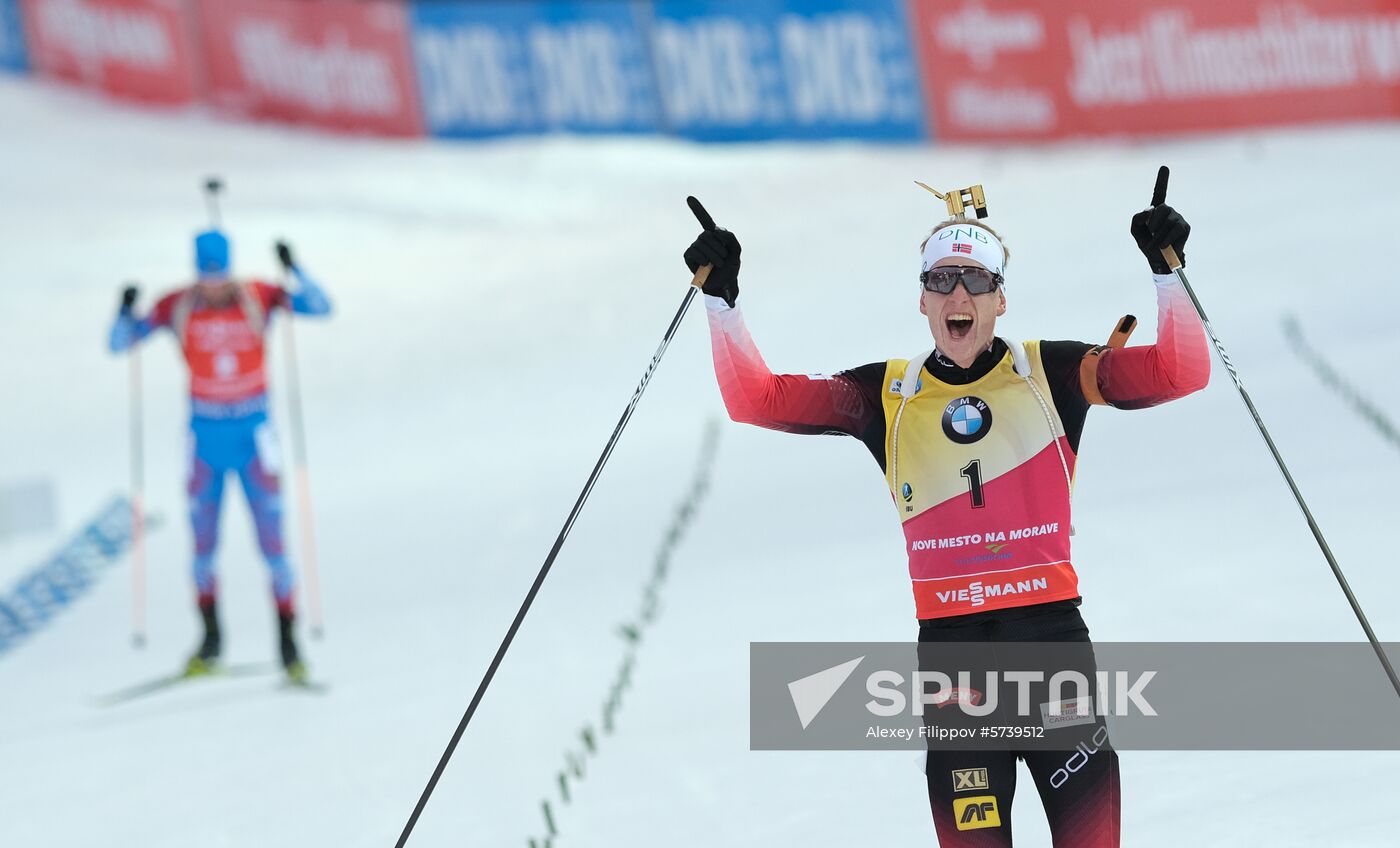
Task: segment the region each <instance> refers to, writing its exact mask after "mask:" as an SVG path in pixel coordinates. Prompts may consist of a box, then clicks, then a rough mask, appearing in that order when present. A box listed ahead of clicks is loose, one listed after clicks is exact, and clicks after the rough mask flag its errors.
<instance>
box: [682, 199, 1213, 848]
mask: <svg viewBox="0 0 1400 848" xmlns="http://www.w3.org/2000/svg"><path fill="white" fill-rule="evenodd" d="M1164 188H1165V187H1164V186H1163V189H1164ZM1130 229H1131V233H1132V235H1133V237H1134V239H1135V240H1136V241H1137V244H1138V247H1139V248H1140V249H1141V250H1142V252H1143V254H1144V255H1145V256H1146V257H1147V261H1148V264H1149V266H1150V267H1151V271H1152V279H1153V282H1154V285H1155V287H1156V292H1157V341H1156V343H1155V344H1151V345H1143V346H1135V347H1126V346H1122V342H1123V339H1122V338H1121V337H1117V338H1115V339H1114V340H1113V341H1112V342H1111V343H1110V345H1109V346H1100V345H1093V344H1087V343H1084V342H1072V341H1028V342H1018V341H1010V340H1006V339H1002V338H999V337H998V336H997V334H996V322H997V318H998V317H999V316H1001V315H1003V314H1004V313H1005V312H1006V308H1007V297H1006V287H1007V276H1006V267H1007V260H1008V257H1009V252H1008V251H1007V249H1006V247H1005V245H1004V243H1003V242H1002V239H1001V236H1000V235H998V234H997V233H996V232H995V231H994V230H993V229H992V228H991V227H989V226H987V225H986V224H984V223H982V222H981V221H980V220H962V219H961V217H958V218H955V219H953V220H948V221H945V222H943V223H941V224H939V225H938V226H936V227H934V228H933V231H932V232H931V233H930V234H929V235H928V237H927V238H926V239H925V240H924V242H923V244H922V246H921V253H922V263H921V267H920V273H919V286H920V289H919V312H920V313H922V314H923V315H925V316H926V317H927V319H928V324H929V330H930V331H931V333H932V336H933V344H934V346H933V348H932V349H931V350H929V351H926V352H924V353H920V354H918V355H916V356H914V357H913V358H911V359H890V360H887V361H885V362H874V363H871V364H868V365H862V366H860V367H858V368H852V369H850V370H847V371H841V372H839V373H837V374H833V375H831V376H823V375H800V374H774V373H772V372H771V371H770V370H769V369H768V366H767V365H766V364H765V363H764V361H763V357H762V355H761V354H760V353H759V351H758V348H757V346H756V345H755V344H754V341H753V339H752V337H750V335H749V331H748V328H747V327H746V326H745V324H744V317H743V314H742V313H741V311H740V309H739V306H738V302H737V298H738V294H739V285H738V277H739V267H740V255H741V249H740V245H739V240H738V238H737V237H736V236H735V235H734V234H733V233H732V232H728V231H726V230H721V229H711V230H706V231H704V232H702V233H701V234H700V236H699V237H698V238H697V239H696V240H695V242H694V243H693V244H691V246H690V247H689V248H688V249H687V250H686V251H685V262H686V265H687V266H688V267H689V268H690V270H691V272H695V271H696V270H697V269H698V268H700V267H701V266H703V265H710V266H711V270H710V272H709V277H708V279H707V280H706V281H705V284H704V293H705V301H706V306H707V310H708V313H709V324H710V338H711V342H712V349H713V354H714V366H715V376H716V378H717V379H718V381H719V388H720V392H721V394H722V395H723V397H724V403H725V406H726V407H727V409H728V411H729V415H730V417H731V418H733V419H734V420H735V421H739V422H743V423H748V424H756V425H758V426H760V427H766V428H768V429H773V430H783V431H786V432H792V433H807V434H823V433H831V434H844V435H848V436H854V437H856V438H858V439H860V440H861V441H862V442H864V443H865V446H866V447H867V448H868V449H869V450H870V453H871V454H872V455H873V456H874V457H875V461H876V462H878V463H879V465H880V469H881V470H882V471H883V472H884V474H885V482H886V484H887V485H888V486H889V490H890V494H891V496H892V497H893V501H894V505H895V508H896V509H897V510H898V512H899V516H900V520H901V521H902V523H903V528H904V536H905V543H906V545H905V547H906V551H907V553H908V557H909V577H910V579H911V581H912V583H913V591H914V604H915V609H916V615H917V617H918V620H919V641H920V642H921V643H937V642H959V643H977V642H1067V643H1083V646H1084V648H1085V656H1086V657H1087V658H1088V662H1089V663H1090V664H1091V663H1092V648H1091V646H1090V645H1089V631H1088V628H1087V627H1086V626H1085V624H1084V621H1083V618H1082V617H1081V616H1080V613H1079V609H1078V607H1079V603H1080V591H1079V580H1078V577H1077V576H1076V574H1075V570H1074V566H1073V563H1072V558H1071V555H1070V517H1071V516H1070V504H1071V495H1072V492H1073V486H1074V470H1075V462H1076V458H1077V457H1078V454H1079V442H1080V434H1081V433H1082V432H1083V429H1084V419H1085V416H1086V415H1087V413H1088V411H1089V408H1090V407H1091V406H1094V405H1107V406H1113V407H1117V408H1119V409H1141V408H1144V407H1149V406H1156V405H1158V404H1162V403H1166V402H1167V401H1170V400H1174V399H1176V398H1180V397H1183V396H1185V395H1187V394H1190V393H1192V392H1195V391H1198V390H1199V389H1201V388H1203V387H1204V386H1205V385H1206V383H1207V381H1208V379H1209V377H1210V359H1209V350H1208V348H1207V345H1206V337H1205V333H1204V331H1203V328H1202V326H1201V323H1200V319H1199V318H1198V317H1197V315H1196V313H1195V312H1194V310H1193V308H1192V304H1191V301H1190V299H1189V297H1188V295H1187V293H1186V292H1185V290H1184V288H1183V287H1182V285H1181V283H1180V282H1179V280H1178V279H1177V277H1176V275H1175V274H1173V272H1172V270H1171V268H1170V267H1169V266H1168V264H1167V261H1166V260H1165V259H1164V257H1163V248H1168V247H1170V248H1173V249H1174V250H1175V252H1176V255H1177V256H1178V257H1180V259H1181V260H1183V261H1184V259H1185V244H1186V239H1187V236H1188V235H1189V233H1190V227H1189V226H1188V225H1187V223H1186V221H1185V220H1184V219H1183V218H1182V217H1181V215H1180V214H1179V213H1177V212H1176V211H1175V210H1174V209H1173V208H1172V207H1170V206H1168V205H1166V204H1165V203H1161V204H1159V205H1155V206H1153V207H1151V208H1149V209H1146V210H1144V211H1142V212H1139V213H1137V214H1136V215H1134V216H1132V222H1131V228H1130ZM988 533H992V534H994V535H995V537H996V538H990V539H989V538H986V536H987V534H988ZM974 539H975V540H976V541H974ZM1091 679H1092V678H1091ZM1056 732H1057V733H1058V732H1060V731H1058V730H1057V731H1056ZM1074 732H1076V733H1078V734H1079V735H1080V736H1081V737H1082V738H1083V740H1084V741H1085V744H1086V748H1085V750H1088V747H1087V746H1089V745H1092V752H1091V753H1090V754H1087V755H1085V756H1084V762H1083V763H1079V762H1077V761H1076V763H1075V765H1077V766H1078V768H1076V769H1075V770H1073V772H1071V771H1070V770H1068V769H1065V768H1064V766H1065V762H1066V760H1065V754H1064V751H1063V750H1059V751H1047V750H1025V751H1015V750H1010V751H976V750H942V749H931V750H930V752H929V756H928V761H927V767H926V770H925V771H926V775H927V782H928V794H929V803H930V805H931V808H932V812H933V819H934V823H935V826H936V829H937V833H938V839H939V843H940V844H941V845H943V846H945V848H950V847H951V846H976V847H977V848H984V847H985V848H992V846H1009V845H1011V817H1010V810H1011V799H1012V794H1013V792H1014V789H1015V778H1016V759H1017V758H1018V757H1020V758H1021V759H1024V760H1025V761H1026V763H1027V766H1028V767H1029V770H1030V773H1031V775H1032V776H1033V777H1034V779H1035V782H1036V788H1037V789H1038V790H1039V793H1040V796H1041V800H1042V802H1043V803H1044V806H1045V811H1046V815H1047V818H1048V819H1049V823H1050V829H1051V832H1052V834H1053V836H1054V844H1055V845H1056V846H1057V848H1071V846H1073V848H1091V847H1092V846H1116V845H1118V844H1119V780H1118V760H1117V755H1116V753H1114V751H1113V750H1112V749H1111V748H1110V747H1109V746H1108V745H1107V742H1106V738H1107V734H1106V730H1104V729H1103V727H1102V719H1098V720H1097V721H1096V722H1094V723H1091V724H1088V725H1087V726H1085V727H1079V728H1075V729H1074ZM1071 747H1073V744H1072V745H1071Z"/></svg>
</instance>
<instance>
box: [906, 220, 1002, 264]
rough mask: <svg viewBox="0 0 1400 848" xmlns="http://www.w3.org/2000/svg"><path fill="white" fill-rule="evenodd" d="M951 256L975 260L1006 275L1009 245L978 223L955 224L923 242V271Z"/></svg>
mask: <svg viewBox="0 0 1400 848" xmlns="http://www.w3.org/2000/svg"><path fill="white" fill-rule="evenodd" d="M949 256H956V257H958V258H961V259H972V260H975V261H976V262H977V263H978V264H980V265H981V266H982V267H984V268H986V269H987V270H988V271H991V272H992V273H994V274H997V275H999V276H1004V275H1005V269H1006V248H1004V247H1002V246H1001V242H1000V241H997V237H996V236H994V235H992V234H991V233H990V232H988V231H987V229H986V228H984V227H979V226H977V225H976V224H973V223H966V224H962V223H958V224H953V225H951V226H948V227H944V228H943V229H941V230H939V231H938V232H936V233H934V234H933V235H931V236H929V240H928V243H927V244H925V245H924V267H923V268H922V269H920V270H923V271H927V270H928V269H930V268H932V267H933V264H934V263H935V262H937V261H938V260H940V259H946V258H948V257H949Z"/></svg>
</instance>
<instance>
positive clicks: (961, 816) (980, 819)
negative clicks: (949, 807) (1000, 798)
mask: <svg viewBox="0 0 1400 848" xmlns="http://www.w3.org/2000/svg"><path fill="white" fill-rule="evenodd" d="M953 820H954V821H956V822H957V823H958V830H981V829H982V828H984V827H1001V816H999V815H997V798H996V796H995V795H973V796H972V797H971V798H954V799H953Z"/></svg>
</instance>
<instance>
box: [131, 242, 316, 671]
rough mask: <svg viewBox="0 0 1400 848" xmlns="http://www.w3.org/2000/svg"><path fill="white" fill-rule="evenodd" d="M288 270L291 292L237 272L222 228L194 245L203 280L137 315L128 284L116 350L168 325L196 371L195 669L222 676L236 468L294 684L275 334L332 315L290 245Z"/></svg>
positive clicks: (191, 484)
mask: <svg viewBox="0 0 1400 848" xmlns="http://www.w3.org/2000/svg"><path fill="white" fill-rule="evenodd" d="M276 251H277V257H278V260H279V261H280V262H281V264H282V267H283V268H284V269H285V270H286V271H287V272H289V273H290V274H291V276H292V277H293V278H294V279H295V280H296V282H297V287H296V289H295V290H294V291H289V290H287V289H285V288H283V287H281V286H278V285H272V284H269V283H266V282H263V281H261V280H249V281H239V280H235V279H233V277H232V276H231V275H230V262H229V240H228V238H227V237H226V236H225V235H224V233H222V232H221V231H219V230H217V229H211V230H207V231H205V232H202V233H200V234H199V235H198V236H196V237H195V240H194V252H195V270H196V274H197V278H196V282H195V283H194V284H193V285H190V286H187V287H185V288H181V289H177V290H176V291H173V292H170V293H168V294H166V295H164V296H163V297H161V298H160V300H158V301H156V304H155V306H154V308H152V309H151V311H150V312H149V313H147V314H146V315H145V316H142V317H137V315H136V314H135V306H136V299H137V294H138V292H137V289H136V288H135V287H134V286H128V287H127V288H126V289H124V290H123V292H122V295H121V305H120V307H119V309H118V312H117V317H116V321H115V322H114V323H113V325H112V331H111V336H110V341H109V346H110V348H111V350H112V352H113V353H120V352H122V351H125V350H128V349H129V348H131V347H132V346H133V345H135V344H137V343H139V342H140V341H141V340H142V339H145V338H146V337H147V336H149V335H150V334H151V333H152V332H154V331H155V330H157V329H160V328H161V327H166V328H169V329H170V331H171V332H172V333H174V335H175V338H176V340H177V341H178V343H179V345H180V350H181V352H182V353H183V354H184V357H185V362H186V363H187V364H188V366H189V372H190V433H189V446H188V461H189V470H188V474H187V478H186V485H187V490H188V492H189V498H190V501H189V503H190V522H191V524H192V525H193V530H194V563H193V571H194V584H195V591H196V597H197V601H198V606H199V615H200V618H201V620H202V621H203V623H204V637H203V639H202V641H201V642H200V644H199V648H198V649H197V650H196V651H195V652H194V654H193V655H192V656H191V657H190V659H189V662H188V664H187V665H186V669H185V673H186V674H188V675H191V676H194V675H200V674H207V673H209V672H210V671H212V670H213V669H214V668H215V666H216V664H217V662H218V659H219V654H220V650H221V635H220V630H219V617H218V578H217V573H216V570H215V560H214V557H215V554H216V552H217V549H218V542H219V512H220V507H221V505H222V502H223V494H224V479H225V477H226V476H227V475H228V473H229V472H230V471H232V472H236V473H237V475H238V479H239V482H240V483H241V484H242V486H243V493H244V495H246V496H247V498H248V506H249V509H250V511H251V512H252V515H253V521H254V524H255V525H256V528H257V536H258V547H259V548H260V549H261V550H262V554H263V557H264V558H265V559H266V560H267V567H268V570H269V572H270V574H271V578H272V595H273V599H274V601H275V602H276V605H277V622H278V647H279V651H280V655H281V660H282V666H283V668H285V669H286V673H287V675H288V677H289V678H291V679H292V680H294V681H299V682H300V681H304V680H305V679H306V667H305V665H304V664H303V663H302V660H301V655H300V652H299V651H298V650H297V643H296V637H295V633H294V629H295V627H294V625H295V620H296V609H295V602H294V594H293V589H294V585H295V581H294V578H293V576H292V568H291V565H290V564H289V563H288V562H287V557H286V554H285V552H284V548H283V539H282V496H281V482H280V471H281V460H280V455H279V449H278V444H277V437H276V434H275V432H274V431H273V430H272V427H271V425H270V423H269V421H268V396H267V369H266V365H265V351H266V342H265V336H266V333H267V328H268V326H269V324H270V321H271V318H272V316H273V313H274V312H275V311H276V310H278V309H290V310H291V311H292V312H295V313H299V314H302V315H327V314H329V313H330V311H331V305H330V301H329V300H328V299H327V298H326V295H325V293H324V292H323V291H322V290H321V287H320V286H319V285H317V284H316V283H315V281H313V280H312V279H311V278H310V277H308V276H307V275H306V274H305V273H303V272H302V270H301V268H300V267H299V266H298V265H297V263H296V261H295V259H294V258H293V256H292V250H291V247H290V246H289V245H287V244H286V243H285V242H278V243H277V245H276Z"/></svg>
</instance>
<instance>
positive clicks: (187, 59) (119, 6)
mask: <svg viewBox="0 0 1400 848" xmlns="http://www.w3.org/2000/svg"><path fill="white" fill-rule="evenodd" d="M23 4H24V5H23V12H24V14H23V18H24V28H25V38H26V39H27V41H28V47H29V58H30V62H31V63H32V64H33V66H34V67H35V68H36V69H37V70H38V71H39V72H40V73H44V74H49V75H51V76H55V77H60V78H62V79H67V80H72V81H74V82H80V83H83V84H84V85H89V86H93V87H95V88H100V89H102V90H103V91H105V92H107V93H108V94H111V95H113V96H116V97H126V98H131V99H134V100H145V101H150V102H155V103H176V104H178V103H188V102H190V101H192V100H194V99H195V95H196V85H195V79H196V76H195V60H194V55H193V39H192V37H191V34H190V25H189V18H188V15H187V7H188V4H187V3H185V2H183V0H23Z"/></svg>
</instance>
